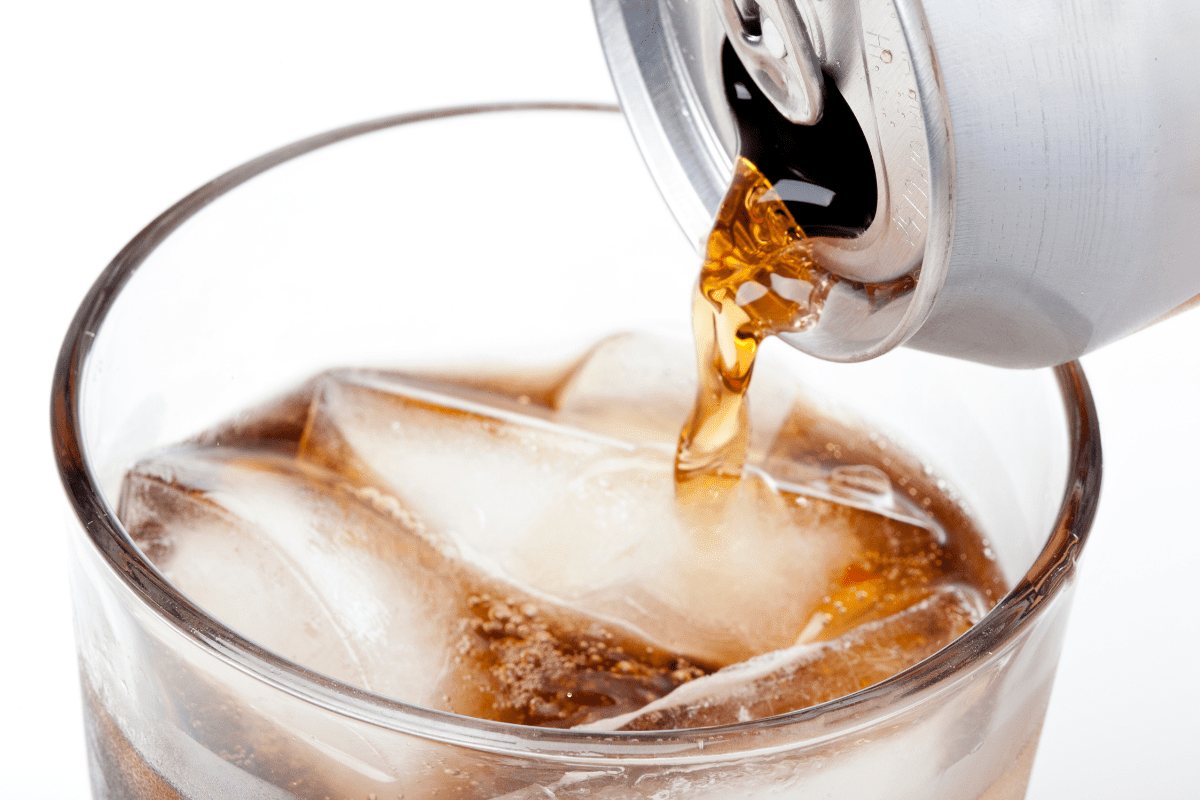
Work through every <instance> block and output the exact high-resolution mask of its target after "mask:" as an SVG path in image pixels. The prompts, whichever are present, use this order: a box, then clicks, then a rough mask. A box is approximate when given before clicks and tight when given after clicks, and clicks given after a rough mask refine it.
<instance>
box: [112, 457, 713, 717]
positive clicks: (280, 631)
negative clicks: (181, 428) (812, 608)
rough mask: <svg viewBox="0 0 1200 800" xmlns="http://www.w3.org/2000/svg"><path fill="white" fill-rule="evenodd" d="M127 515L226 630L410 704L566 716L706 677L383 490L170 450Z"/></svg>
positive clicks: (627, 707)
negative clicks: (522, 577)
mask: <svg viewBox="0 0 1200 800" xmlns="http://www.w3.org/2000/svg"><path fill="white" fill-rule="evenodd" d="M119 514H120V516H121V518H122V520H123V521H124V523H125V525H126V528H127V529H128V530H129V532H130V535H131V536H133V538H134V540H135V541H136V542H137V543H138V544H139V546H140V547H142V549H143V551H144V552H145V553H146V554H147V556H148V557H149V558H151V559H152V560H153V561H154V562H155V564H156V565H157V566H158V567H159V568H160V569H161V570H162V571H163V573H164V574H165V575H166V577H167V578H168V579H170V580H171V581H172V583H174V584H175V585H176V586H177V587H178V588H179V589H180V590H182V591H183V592H184V593H185V594H187V595H188V596H189V597H191V598H192V599H193V600H194V601H195V602H196V603H198V604H199V605H201V606H202V607H204V608H205V609H206V610H207V611H209V612H210V613H212V614H213V615H214V616H216V617H217V618H219V619H221V620H222V621H223V622H225V623H226V624H227V625H229V626H230V627H232V628H234V629H235V630H238V631H239V632H241V633H242V634H243V635H245V636H247V637H249V638H251V639H254V640H256V641H258V642H259V643H260V644H262V645H264V646H266V647H268V648H270V649H272V650H274V651H275V652H277V653H280V654H281V655H283V656H285V657H287V658H289V659H291V660H293V661H296V662H299V663H301V664H303V665H305V666H306V667H309V668H311V669H314V670H316V671H318V672H322V673H324V674H327V675H330V676H332V677H334V678H337V679H339V680H342V681H345V682H347V683H351V684H354V685H356V686H360V687H362V688H364V689H368V690H370V691H373V692H376V693H379V694H384V695H387V696H390V697H393V698H396V699H400V700H404V701H407V702H411V703H417V704H420V705H424V706H427V707H430V708H438V709H443V710H448V711H454V712H457V713H463V714H468V715H472V716H479V717H484V718H488V719H496V720H501V721H506V722H518V723H523V724H539V725H548V726H569V725H575V724H579V723H582V722H586V721H589V720H592V719H596V718H598V717H601V716H605V715H609V714H614V713H624V712H627V711H631V710H633V709H636V708H638V707H640V706H642V705H644V704H645V703H647V702H649V701H651V700H653V699H655V698H657V697H660V696H662V695H664V694H666V693H667V692H669V691H671V690H672V689H673V688H674V687H675V686H677V685H678V684H680V683H682V682H683V681H686V680H690V679H692V678H694V677H697V676H699V675H701V674H703V670H702V669H700V668H699V667H697V666H695V665H693V664H691V663H689V662H688V661H687V660H685V659H682V658H680V657H678V656H676V655H675V654H672V653H669V652H667V651H665V650H663V649H661V648H658V647H656V646H654V645H653V644H652V643H651V642H649V641H647V640H645V639H644V638H643V637H641V636H639V635H638V634H637V633H636V632H634V631H632V630H630V629H628V628H627V627H625V626H622V625H620V624H619V623H616V622H614V621H612V620H605V619H599V618H596V617H594V616H589V615H586V614H583V613H580V612H579V611H577V610H575V609H571V608H568V607H565V606H563V605H562V604H561V603H558V602H556V601H554V600H552V599H550V598H548V597H545V596H543V595H540V594H538V593H536V592H530V591H526V590H524V589H522V588H521V587H519V586H516V585H513V584H510V583H508V582H506V581H504V580H503V579H501V578H499V577H497V576H496V575H493V574H489V573H487V572H485V571H484V570H483V569H481V568H480V567H479V566H478V565H476V564H473V563H471V562H469V561H466V560H464V559H462V558H461V557H460V554H459V552H458V550H457V548H456V547H455V546H454V545H453V544H452V543H450V542H448V541H447V540H445V539H443V538H442V537H440V536H439V535H438V533H437V532H436V531H435V530H433V529H432V528H431V527H429V526H427V525H426V524H425V523H424V522H423V521H422V520H420V519H419V518H418V517H417V516H416V515H415V514H413V513H412V512H411V511H410V510H408V509H406V508H404V507H403V506H402V505H401V504H400V502H399V501H398V500H396V499H395V498H393V497H390V496H388V495H386V494H384V493H382V492H380V491H379V490H377V489H375V488H374V487H361V486H355V485H353V484H351V483H349V482H347V481H346V480H345V479H344V478H343V477H341V476H339V475H336V474H334V473H330V472H328V471H326V470H323V469H321V468H319V467H314V466H312V465H307V464H302V463H297V462H295V461H293V460H291V459H288V458H284V457H278V456H272V455H269V454H263V453H256V454H253V455H251V454H249V453H247V452H245V451H238V450H237V449H235V448H228V447H221V448H190V449H179V450H175V451H171V452H168V453H164V454H161V455H159V456H157V457H154V458H150V459H147V460H145V461H143V462H141V463H140V464H139V465H137V467H135V469H134V470H132V471H131V472H130V473H129V474H128V476H127V477H126V482H125V485H124V488H123V492H122V499H121V507H120V510H119Z"/></svg>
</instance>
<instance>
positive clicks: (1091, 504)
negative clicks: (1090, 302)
mask: <svg viewBox="0 0 1200 800" xmlns="http://www.w3.org/2000/svg"><path fill="white" fill-rule="evenodd" d="M525 111H581V112H601V113H614V112H615V113H619V111H620V109H619V108H618V107H617V106H614V105H609V104H597V103H565V102H523V103H493V104H479V105H470V106H457V107H451V108H443V109H435V110H430V111H423V112H415V113H407V114H398V115H394V116H388V117H382V118H379V119H375V120H369V121H366V122H361V123H357V124H353V125H348V126H345V127H341V128H337V129H334V130H331V131H328V132H325V133H321V134H317V135H315V136H311V137H308V138H306V139H302V140H300V141H297V142H294V143H292V144H289V145H285V146H284V147H281V148H278V149H276V150H273V151H271V152H269V153H266V154H264V155H262V156H259V157H258V158H255V159H252V160H250V161H248V162H246V163H244V164H242V165H241V166H238V167H235V168H234V169H232V170H229V171H228V172H226V173H224V174H222V175H220V176H218V177H217V178H215V179H213V180H212V181H210V182H208V183H206V184H205V185H203V186H201V187H200V188H198V189H196V190H195V191H194V192H192V193H191V194H189V195H187V196H186V197H184V198H183V199H182V200H180V201H179V202H177V203H176V204H175V205H173V206H171V207H170V208H169V209H167V210H166V211H165V212H163V213H162V214H161V215H160V216H159V217H157V218H156V219H155V220H154V221H152V222H151V223H150V224H149V225H147V226H146V227H145V228H144V229H142V231H141V232H139V233H138V234H137V235H136V236H135V237H134V238H133V239H132V240H131V241H130V242H129V243H128V244H127V245H126V246H125V247H124V248H123V249H122V250H121V251H120V252H119V253H118V254H117V255H116V256H115V257H114V258H113V260H112V262H111V263H109V265H108V266H107V267H106V268H105V269H104V271H103V272H102V273H101V274H100V276H99V278H98V279H97V280H96V282H95V284H94V285H93V286H92V287H91V289H90V290H89V292H88V294H87V295H86V297H85V298H84V300H83V302H82V303H81V305H80V307H79V310H78V311H77V313H76V315H75V317H74V319H73V320H72V322H71V325H70V327H69V328H68V330H67V334H66V336H65V338H64V341H63V345H62V349H61V351H60V353H59V357H58V362H57V365H56V368H55V372H54V378H53V385H52V393H51V435H52V440H53V445H54V450H55V460H56V463H57V466H58V470H59V476H60V478H61V480H62V483H63V487H64V489H65V490H66V493H67V497H68V500H69V502H70V503H71V506H72V509H73V511H74V513H75V515H76V517H77V518H78V520H79V522H80V523H81V524H82V526H83V529H84V531H85V532H86V535H87V538H88V539H89V540H90V541H91V542H92V544H93V545H95V547H96V548H97V549H98V551H99V555H100V556H101V558H102V559H103V560H104V561H105V562H106V564H107V566H108V567H109V568H110V569H111V570H112V571H113V572H115V573H116V574H117V575H118V576H119V577H120V578H121V580H122V582H123V583H124V584H125V586H126V588H128V589H129V590H130V591H132V592H133V593H134V595H135V596H136V597H137V599H138V601H139V602H141V603H143V604H144V605H146V606H148V607H149V608H151V609H152V610H153V611H154V613H155V614H156V616H157V617H158V618H159V619H160V620H162V621H164V622H165V623H167V624H168V625H170V626H171V627H173V628H175V629H176V630H177V631H178V632H179V633H181V634H182V635H184V636H185V637H186V638H188V639H189V640H191V642H192V643H193V644H195V645H196V646H198V647H200V648H201V649H203V650H204V651H206V652H207V653H209V654H210V655H212V656H214V657H216V658H218V659H220V660H221V661H223V662H225V663H226V664H229V665H231V666H233V667H234V668H236V669H238V670H240V671H242V672H244V673H246V674H249V675H251V676H254V677H255V678H257V679H258V680H261V681H263V682H264V683H266V684H268V685H270V686H271V687H273V688H275V689H278V690H280V691H283V692H285V693H288V694H290V695H292V696H295V697H297V698H299V699H302V700H304V701H306V702H309V703H312V704H314V705H317V706H320V707H323V708H325V709H327V710H330V711H333V712H335V713H338V714H341V715H344V716H346V717H350V718H353V719H357V720H360V721H363V722H366V723H369V724H372V725H377V726H379V727H383V728H387V729H391V730H396V731H401V732H404V733H409V734H412V735H415V736H419V737H422V738H427V739H434V740H438V741H442V742H447V743H452V744H457V745H460V746H464V747H469V748H472V749H476V750H485V751H490V752H493V753H498V754H517V753H519V754H521V755H522V756H524V757H527V758H528V757H539V756H540V757H544V758H546V759H570V760H571V761H572V762H573V763H588V762H595V763H612V761H613V759H614V758H621V759H628V760H634V761H637V762H638V763H648V762H657V761H670V762H671V763H677V764H678V763H683V762H686V763H700V762H704V761H710V760H720V759H722V758H727V757H728V756H729V754H730V753H731V752H736V753H737V754H738V755H739V756H740V757H744V756H745V755H746V754H747V753H748V752H755V753H765V752H769V751H773V750H778V749H791V748H795V747H798V746H803V745H806V744H813V743H817V742H820V741H828V740H830V739H834V738H838V737H841V736H843V735H845V734H846V733H847V731H850V730H856V729H859V728H861V727H862V726H863V725H864V724H873V723H876V722H878V721H879V720H880V719H881V718H886V717H887V716H888V713H889V709H894V708H897V707H899V705H900V701H902V700H905V699H907V698H915V697H916V696H917V695H921V694H924V693H925V692H926V691H933V690H936V689H937V688H938V687H941V686H945V685H947V684H950V683H954V682H956V681H958V680H961V679H963V678H964V677H965V676H967V675H969V674H970V673H972V672H974V671H975V669H977V668H979V667H982V666H984V665H985V664H986V663H988V662H989V661H990V660H991V659H994V658H996V657H999V656H1001V655H1002V654H1003V652H1004V651H1005V650H1006V649H1007V646H1008V645H1009V644H1010V643H1011V642H1013V641H1014V640H1015V639H1016V638H1017V637H1018V636H1019V635H1020V634H1021V632H1022V631H1024V630H1025V629H1026V628H1027V627H1028V626H1029V625H1030V624H1031V623H1032V622H1033V621H1035V620H1036V619H1037V618H1038V617H1039V616H1040V615H1041V613H1042V610H1043V609H1044V608H1045V607H1046V606H1047V605H1048V604H1049V603H1050V601H1051V600H1053V599H1054V598H1055V597H1056V596H1057V595H1058V594H1059V593H1060V592H1061V591H1062V590H1063V589H1065V588H1066V587H1067V586H1068V585H1069V584H1070V582H1071V578H1072V576H1073V575H1074V571H1075V565H1076V562H1077V560H1078V558H1079V555H1080V553H1081V551H1082V548H1083V545H1084V543H1085V542H1086V539H1087V536H1088V532H1089V530H1090V528H1091V525H1092V521H1093V519H1094V517H1095V514H1096V508H1097V504H1098V501H1099V493H1100V482H1101V471H1102V469H1101V446H1100V436H1099V424H1098V420H1097V414H1096V408H1095V405H1094V403H1093V401H1092V395H1091V391H1090V389H1089V387H1088V384H1087V379H1086V378H1085V376H1084V373H1083V370H1082V368H1081V367H1080V365H1079V363H1078V362H1075V361H1073V362H1070V363H1067V364H1063V365H1060V366H1058V367H1054V372H1055V377H1056V379H1057V382H1058V386H1059V389H1060V393H1061V396H1062V400H1063V406H1064V411H1065V414H1066V422H1067V430H1068V434H1069V459H1068V470H1067V479H1066V481H1065V485H1064V491H1063V496H1062V501H1061V505H1060V507H1059V511H1058V514H1057V517H1056V519H1055V522H1054V525H1053V529H1052V531H1051V532H1050V535H1049V537H1048V538H1047V541H1046V544H1045V546H1044V547H1043V548H1042V550H1041V552H1040V553H1039V555H1038V556H1037V558H1036V559H1035V561H1034V562H1033V564H1032V566H1031V567H1030V568H1029V570H1028V571H1027V572H1026V573H1025V574H1024V576H1023V577H1022V578H1021V579H1020V580H1018V581H1017V583H1016V585H1015V586H1014V587H1013V588H1012V590H1011V591H1009V592H1008V594H1006V595H1005V596H1004V597H1003V598H1002V599H1001V600H1000V602H999V603H997V604H996V606H995V607H994V608H992V610H991V611H990V612H988V614H987V615H985V617H984V618H983V619H982V620H981V621H980V622H978V623H977V624H975V625H974V626H972V627H971V629H970V630H968V631H967V632H966V633H964V634H963V635H962V636H960V637H959V638H958V639H956V640H955V641H954V642H952V643H951V644H950V645H948V646H947V647H945V648H943V649H942V650H940V651H938V652H937V653H935V654H934V655H932V656H930V657H929V658H927V659H925V660H923V661H921V662H919V663H918V664H916V665H914V666H912V667H910V668H908V669H906V670H904V671H902V672H900V673H897V674H896V675H893V676H892V677H890V678H888V679H886V680H884V681H881V682H880V683H877V684H875V685H873V686H870V687H867V688H866V689H861V690H859V691H857V692H854V693H852V694H849V695H845V696H843V697H840V698H838V699H836V700H831V701H829V702H826V703H822V704H820V705H816V706H812V707H810V708H806V709H802V710H799V711H792V712H788V713H786V714H780V715H777V716H773V717H768V718H765V719H760V720H754V721H750V722H739V723H734V724H729V725H722V726H718V727H710V728H695V729H685V730H670V731H651V732H594V731H576V730H561V729H551V728H534V727H528V726H521V725H513V724H509V723H500V722H492V721H489V720H481V719H475V718H470V717H463V716H460V715H457V714H453V713H450V712H443V711H437V710H434V709H429V708H424V707H421V706H416V705H413V704H410V703H404V702H401V701H398V700H393V699H390V698H387V697H383V696H381V695H376V694H373V693H371V692H368V691H366V690H363V689H359V688H356V687H354V686H351V685H350V684H346V683H343V682H341V681H337V680H334V679H332V678H328V677H326V676H323V675H321V674H319V673H315V672H313V671H311V670H309V669H307V668H305V667H304V666H303V665H301V664H298V663H296V662H293V661H290V660H289V659H286V658H283V657H282V656H279V655H277V654H275V653H273V652H272V651H270V650H268V649H266V648H263V647H261V646H260V645H258V644H256V643H255V642H253V641H251V640H250V639H247V638H245V637H243V636H242V635H240V634H238V633H237V632H236V631H233V630H232V629H230V628H227V627H226V626H224V625H223V624H222V623H221V622H220V621H218V620H216V619H215V618H213V617H211V616H209V615H208V614H207V613H206V612H205V611H204V610H203V609H202V608H200V607H199V606H197V605H196V604H194V603H193V602H192V601H191V600H189V599H188V598H186V597H185V596H183V595H182V594H181V593H179V592H178V591H177V590H176V589H175V588H174V587H173V586H172V585H171V583H170V582H169V581H167V579H166V578H165V577H163V575H162V574H161V573H160V572H159V571H158V569H157V568H156V567H154V565H153V564H151V563H150V562H149V561H148V560H146V559H145V558H144V557H143V556H142V554H141V551H140V550H139V549H138V547H137V546H136V545H135V544H134V542H133V540H132V539H131V538H130V536H129V534H128V533H127V532H126V531H125V529H124V527H123V526H122V525H121V524H120V522H119V521H118V520H117V517H116V514H115V510H114V509H113V508H112V507H111V506H110V505H109V504H108V503H107V502H106V500H105V498H104V495H103V493H102V491H101V489H100V485H99V482H98V480H97V477H96V475H95V473H94V471H93V470H92V468H91V465H90V463H89V459H88V457H87V454H86V452H85V448H84V444H83V442H84V438H83V428H82V414H81V408H80V403H81V400H82V398H81V381H82V379H83V375H84V371H85V370H86V367H87V364H88V356H89V353H90V351H91V346H92V344H93V342H94V340H95V336H96V334H97V332H98V331H99V330H100V326H101V325H102V324H103V322H104V319H105V317H106V315H107V313H108V311H109V310H110V309H111V307H112V305H113V303H114V301H115V300H116V298H117V297H118V296H119V294H120V291H121V289H122V287H123V286H124V285H125V283H126V282H127V281H128V280H129V278H130V277H131V276H132V275H133V273H134V272H136V270H137V269H138V267H139V266H140V265H141V264H142V263H143V262H144V261H145V259H146V258H147V257H148V256H149V255H150V253H151V252H153V251H154V249H155V248H156V247H157V246H158V245H159V244H161V243H162V242H163V240H164V239H166V237H167V236H169V235H170V234H171V233H172V232H173V231H174V230H176V229H177V228H178V227H179V226H180V225H182V224H183V223H184V222H185V221H186V220H188V219H189V218H191V217H192V216H193V215H195V214H196V213H197V212H198V211H200V210H201V209H202V208H204V207H205V206H207V205H208V204H209V203H211V202H212V201H213V200H215V199H217V198H218V197H220V196H222V195H223V194H225V193H227V192H229V191H230V190H232V189H234V188H236V187H237V186H239V185H241V184H243V183H245V182H246V181H248V180H250V179H251V178H253V177H255V176H256V175H259V174H261V173H263V172H265V171H267V170H269V169H271V168H272V167H275V166H278V165H279V164H282V163H285V162H287V161H290V160H292V159H294V158H297V157H299V156H301V155H304V154H306V153H309V152H311V151H313V150H317V149H319V148H322V147H325V146H328V145H331V144H335V143H337V142H340V141H343V140H346V139H350V138H353V137H356V136H360V135H363V134H367V133H372V132H375V131H379V130H384V129H388V128H394V127H398V126H401V125H406V124H410V123H416V122H423V121H427V120H435V119H446V118H451V117H461V116H468V115H481V114H489V113H496V112H525ZM782 728H788V729H792V728H795V729H796V732H797V733H798V734H800V735H799V736H789V737H787V741H786V742H785V743H782V744H781V743H780V742H779V740H777V739H776V738H775V737H774V736H768V737H765V738H764V739H761V740H760V739H758V738H757V737H755V736H748V734H763V733H768V732H770V733H777V732H778V731H779V730H780V729H782ZM803 728H809V729H810V731H809V734H810V735H804V731H802V729H803Z"/></svg>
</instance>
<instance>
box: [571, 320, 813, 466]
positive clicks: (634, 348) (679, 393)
mask: <svg viewBox="0 0 1200 800" xmlns="http://www.w3.org/2000/svg"><path fill="white" fill-rule="evenodd" d="M765 355H766V358H765V361H766V362H768V363H767V366H766V367H765V368H764V369H759V370H758V371H757V373H756V375H755V378H754V383H753V385H752V386H751V388H750V390H749V391H750V394H749V397H750V400H749V406H750V443H749V451H750V452H749V455H750V459H751V461H754V460H755V459H756V458H761V457H762V455H763V454H765V452H766V450H767V448H768V447H769V445H770V443H771V441H772V440H773V439H774V438H775V435H776V432H777V431H778V430H779V426H780V425H781V424H782V423H783V420H784V419H785V418H786V417H787V414H788V412H789V411H790V409H791V407H792V404H793V401H794V397H795V386H794V384H793V383H792V382H790V381H788V380H787V379H786V378H785V377H784V376H785V375H786V373H785V372H783V371H780V370H773V369H771V366H772V365H771V364H770V363H769V362H771V361H772V358H771V354H770V353H766V354H765ZM695 399H696V351H695V347H694V345H693V344H692V343H691V342H686V341H680V340H672V339H667V338H661V337H657V336H652V335H649V334H645V333H626V334H619V335H617V336H612V337H610V338H608V339H605V340H604V341H602V342H600V343H599V344H598V345H596V346H595V347H593V348H592V349H591V350H590V351H589V352H588V353H587V355H586V356H585V357H584V358H583V359H581V360H580V362H579V364H578V365H577V366H576V367H575V368H574V369H573V370H572V371H571V373H570V374H569V375H568V376H567V377H566V379H564V380H563V381H562V384H561V387H560V388H559V389H558V391H557V392H556V393H555V395H554V397H553V406H554V408H555V409H557V410H558V412H559V416H560V418H561V419H563V420H569V421H571V422H572V423H573V424H577V425H580V426H582V427H585V428H587V429H589V430H594V431H598V432H602V433H605V434H608V435H610V436H614V437H616V438H619V439H622V440H625V441H628V442H635V443H639V444H644V443H650V442H655V443H662V444H665V445H666V446H667V447H669V448H670V449H672V450H674V448H675V445H676V443H677V442H678V440H679V432H680V429H681V428H682V427H683V424H684V422H685V421H686V420H687V417H688V414H690V413H691V410H692V405H693V403H694V402H695Z"/></svg>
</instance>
